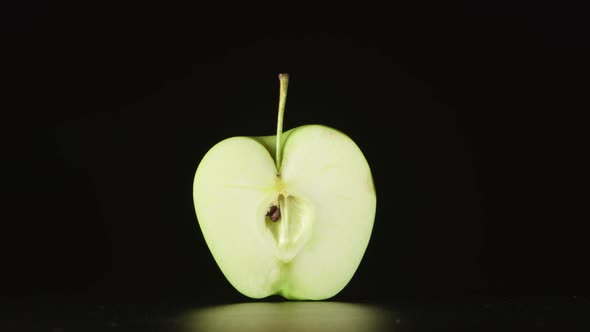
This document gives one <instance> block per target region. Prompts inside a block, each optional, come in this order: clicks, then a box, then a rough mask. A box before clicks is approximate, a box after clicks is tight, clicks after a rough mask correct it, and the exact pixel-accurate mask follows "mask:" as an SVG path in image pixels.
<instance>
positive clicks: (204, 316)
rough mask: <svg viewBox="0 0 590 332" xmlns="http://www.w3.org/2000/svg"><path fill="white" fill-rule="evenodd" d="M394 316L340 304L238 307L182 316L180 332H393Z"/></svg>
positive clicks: (299, 303)
mask: <svg viewBox="0 0 590 332" xmlns="http://www.w3.org/2000/svg"><path fill="white" fill-rule="evenodd" d="M396 321H399V320H397V319H396V315H395V314H394V313H393V312H391V311H388V310H386V309H384V308H380V307H377V306H369V305H363V304H352V303H339V302H278V303H264V302H255V303H241V304H230V305H221V306H215V307H209V308H204V309H199V310H195V311H191V312H188V313H186V314H184V315H182V316H181V319H180V322H181V326H182V329H181V330H182V331H186V332H189V331H190V332H194V331H220V332H223V331H244V332H247V331H257V332H266V331H269V332H270V331H272V332H277V331H279V332H291V331H330V330H334V331H339V332H347V331H363V332H373V331H392V330H393V326H394V325H395V322H396Z"/></svg>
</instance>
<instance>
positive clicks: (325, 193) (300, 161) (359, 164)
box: [193, 74, 377, 300]
mask: <svg viewBox="0 0 590 332" xmlns="http://www.w3.org/2000/svg"><path fill="white" fill-rule="evenodd" d="M279 81H280V95H279V108H278V119H277V130H276V135H273V136H256V137H245V136H239V137H232V138H228V139H225V140H223V141H221V142H219V143H217V144H216V145H215V146H213V147H212V148H211V149H210V150H209V151H208V152H207V153H206V154H205V156H204V157H203V159H202V160H201V162H200V163H199V166H198V167H197V171H196V174H195V178H194V183H193V199H194V204H195V211H196V214H197V219H198V222H199V226H200V228H201V231H202V233H203V236H204V238H205V241H206V243H207V246H208V247H209V249H210V251H211V253H212V255H213V258H214V259H215V261H216V263H217V265H218V266H219V268H220V269H221V271H222V272H223V274H224V275H225V277H226V278H227V280H228V281H229V282H230V283H231V284H232V285H233V286H234V287H235V288H236V289H237V290H238V291H239V292H240V293H242V294H244V295H246V296H248V297H251V298H264V297H268V296H271V295H281V296H283V297H284V298H286V299H298V300H322V299H327V298H330V297H333V296H334V295H336V294H337V293H339V292H340V291H341V290H342V289H343V288H344V287H345V286H346V285H347V284H348V282H349V281H350V280H351V278H352V277H353V275H354V273H355V272H356V270H357V268H358V266H359V264H360V262H361V259H362V257H363V255H364V253H365V250H366V248H367V245H368V243H369V239H370V237H371V231H372V229H373V223H374V219H375V209H376V204H377V198H376V193H375V187H374V184H373V177H372V174H371V170H370V167H369V164H368V162H367V160H366V159H365V157H364V155H363V153H362V151H361V150H360V149H359V147H358V146H357V145H356V144H355V143H354V141H353V140H352V139H350V138H349V137H348V136H347V135H345V134H344V133H342V132H340V131H338V130H336V129H333V128H330V127H327V126H323V125H315V124H314V125H304V126H300V127H297V128H293V129H291V130H288V131H286V132H283V116H284V112H285V103H286V100H287V87H288V82H289V76H288V75H287V74H279Z"/></svg>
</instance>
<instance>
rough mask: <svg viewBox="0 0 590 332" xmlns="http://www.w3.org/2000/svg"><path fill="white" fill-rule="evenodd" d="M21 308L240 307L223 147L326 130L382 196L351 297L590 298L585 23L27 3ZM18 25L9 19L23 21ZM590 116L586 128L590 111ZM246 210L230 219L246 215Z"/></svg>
mask: <svg viewBox="0 0 590 332" xmlns="http://www.w3.org/2000/svg"><path fill="white" fill-rule="evenodd" d="M3 14H4V15H6V17H3V19H2V22H3V23H2V24H3V27H2V29H3V35H4V37H3V40H4V42H3V47H2V48H3V51H2V53H3V54H4V55H5V56H7V59H5V60H3V64H2V68H3V69H2V70H3V74H2V80H3V82H4V88H3V93H2V95H3V97H2V105H3V106H2V120H1V122H0V123H1V126H2V166H3V169H4V170H3V171H2V187H3V188H2V190H3V191H4V198H3V203H2V206H3V211H2V218H1V223H2V231H1V233H0V234H2V237H3V238H5V239H4V240H3V241H2V245H3V246H4V248H2V251H1V256H0V257H2V266H1V273H2V277H1V278H2V279H4V280H5V282H2V284H1V285H2V286H1V288H0V294H2V296H5V297H15V296H16V297H20V296H42V295H52V294H58V295H68V294H74V295H80V294H82V295H83V296H84V295H86V294H87V295H96V294H109V295H113V296H141V297H142V298H143V297H147V298H150V297H152V298H154V297H158V296H165V297H171V298H176V297H178V298H181V297H183V298H193V299H199V300H200V301H203V302H204V303H206V302H208V301H219V300H222V301H236V300H244V299H245V298H244V297H243V296H241V295H240V294H239V293H237V292H236V291H235V290H234V289H233V288H232V287H231V285H230V284H229V283H228V282H227V281H226V280H225V278H224V277H223V275H222V273H221V271H220V270H219V269H218V267H217V266H216V264H215V262H214V260H213V258H212V256H211V255H210V253H209V251H208V249H207V246H206V244H205V242H204V239H203V237H202V234H201V233H200V230H199V228H198V223H197V219H196V216H195V213H194V209H193V202H192V180H193V176H194V172H195V170H196V167H197V165H198V163H199V161H200V160H201V158H202V157H203V155H204V154H205V153H206V151H207V150H208V149H209V148H210V147H212V146H213V145H214V144H215V143H216V142H218V141H220V140H222V139H224V138H227V137H231V136H238V135H250V136H257V135H270V134H273V133H274V130H275V125H276V124H275V121H276V107H277V101H278V79H277V74H278V73H280V72H288V73H289V74H290V75H291V82H290V88H289V97H288V101H287V110H286V117H285V129H290V128H293V127H296V126H299V125H302V124H307V123H320V124H325V125H329V126H332V127H335V128H338V129H340V130H341V131H343V132H345V133H347V134H348V135H349V136H350V137H351V138H353V139H354V140H355V142H357V144H358V145H359V146H360V147H361V149H362V150H363V152H364V153H365V156H366V158H367V159H368V161H369V163H370V165H371V168H372V171H373V176H374V180H375V185H376V190H377V195H378V207H377V216H376V220H375V227H374V232H373V235H372V239H371V242H370V244H369V247H368V249H367V252H366V254H365V258H364V260H363V262H362V263H361V265H360V267H359V269H358V271H357V273H356V275H355V276H354V278H353V280H352V281H351V282H350V284H349V285H348V286H347V287H346V288H345V289H344V290H343V291H342V292H341V293H340V294H339V295H338V296H337V297H336V299H340V300H367V301H387V300H389V299H392V298H396V297H401V296H414V295H419V294H463V295H477V294H504V295H506V294H508V295H526V294H537V295H541V294H543V295H568V294H569V295H571V294H578V293H583V292H585V291H587V280H588V277H589V276H588V273H587V272H585V264H586V262H587V252H586V250H587V247H588V246H587V244H586V243H585V242H584V240H583V232H582V228H581V227H580V223H579V222H581V221H583V219H584V218H581V217H575V215H574V213H573V211H574V209H575V207H576V206H583V205H584V204H585V202H583V201H582V200H581V199H580V198H577V199H576V198H575V196H574V195H573V193H574V191H573V189H570V185H572V184H573V185H576V181H578V180H579V179H577V178H576V176H575V172H574V169H573V167H574V166H575V165H576V164H577V162H576V161H575V158H576V157H577V156H580V155H583V154H584V153H585V150H577V149H574V148H572V146H573V142H575V141H576V140H577V139H578V138H579V137H581V135H582V132H581V131H578V130H577V129H575V128H576V124H579V122H578V121H577V120H576V119H575V114H576V112H578V111H580V110H583V109H584V108H583V107H582V106H580V104H579V101H580V100H581V98H580V97H582V96H583V91H584V89H583V88H582V85H581V84H580V81H581V80H579V78H581V77H582V75H583V71H584V70H585V67H584V66H585V63H584V54H585V51H586V50H587V45H588V44H587V39H585V33H586V32H587V26H582V23H583V21H582V15H581V12H576V11H575V10H573V9H571V10H568V9H564V8H556V7H554V6H545V5H541V4H537V5H535V6H532V7H531V6H518V5H515V4H511V5H508V4H501V3H498V2H494V4H493V5H482V4H480V5H477V6H473V5H461V4H457V3H447V4H438V5H426V4H419V5H418V4H416V5H403V6H402V5H397V4H393V5H391V7H390V8H373V9H366V8H364V9H359V8H355V7H354V6H352V7H350V8H344V7H342V5H341V6H340V7H337V8H331V9H329V10H324V9H321V8H317V7H304V6H303V5H298V4H295V3H292V4H288V5H287V6H286V8H278V7H277V8H274V7H260V8H252V7H249V8H238V7H234V6H230V5H228V6H227V8H205V7H203V8H195V9H190V8H172V6H168V7H162V5H157V6H156V5H154V6H152V5H147V4H142V5H140V6H134V5H128V6H120V7H109V8H101V7H91V6H89V5H88V6H80V5H73V4H63V3H62V4H59V3H55V4H28V5H21V6H17V7H11V8H8V9H7V10H5V11H3ZM4 15H3V16H4ZM586 110H587V109H586ZM229 208H231V206H230V207H229Z"/></svg>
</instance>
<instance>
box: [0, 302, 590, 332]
mask: <svg viewBox="0 0 590 332" xmlns="http://www.w3.org/2000/svg"><path fill="white" fill-rule="evenodd" d="M2 300H5V301H2ZM589 314H590V298H589V297H585V296H559V297H558V296H527V297H449V296H444V297H412V298H406V299H401V298H400V299H396V300H395V301H394V300H393V299H392V301H391V302H390V303H388V304H387V303H380V304H377V303H374V302H363V303H358V302H287V301H277V302H244V303H231V302H228V303H222V302H216V303H206V302H201V301H199V302H195V301H194V300H191V299H186V298H185V299H182V298H166V297H141V298H139V297H132V298H120V297H71V298H64V297H49V298H19V299H16V298H2V297H0V331H2V332H4V331H52V332H58V331H61V332H66V331H84V332H90V331H143V332H145V331H169V332H193V331H221V332H224V331H246V332H247V331H259V332H266V331H273V332H289V331H338V332H346V331H367V332H374V331H440V330H445V331H519V332H523V331H531V330H551V331H572V330H575V331H590V326H588V325H589V321H588V319H587V317H589V316H588V315H589Z"/></svg>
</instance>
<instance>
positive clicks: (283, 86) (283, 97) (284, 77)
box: [275, 74, 289, 176]
mask: <svg viewBox="0 0 590 332" xmlns="http://www.w3.org/2000/svg"><path fill="white" fill-rule="evenodd" d="M279 82H280V93H279V116H278V119H277V143H276V144H277V146H276V158H275V159H276V160H275V161H276V166H277V176H280V169H281V162H282V158H283V153H282V152H283V151H282V145H281V134H282V133H283V116H284V114H285V103H286V102H287V88H288V87H289V74H279Z"/></svg>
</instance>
